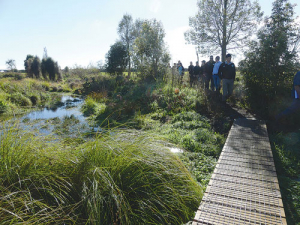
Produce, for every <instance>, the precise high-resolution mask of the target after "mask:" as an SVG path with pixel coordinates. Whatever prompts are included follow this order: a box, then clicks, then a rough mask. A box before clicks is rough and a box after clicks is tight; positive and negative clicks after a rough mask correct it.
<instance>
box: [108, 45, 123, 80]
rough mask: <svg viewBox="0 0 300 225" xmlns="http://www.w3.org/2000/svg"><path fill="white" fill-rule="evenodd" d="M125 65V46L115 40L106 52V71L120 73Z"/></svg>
mask: <svg viewBox="0 0 300 225" xmlns="http://www.w3.org/2000/svg"><path fill="white" fill-rule="evenodd" d="M126 65H127V50H126V46H125V45H124V44H123V43H122V42H120V41H117V42H116V43H115V44H113V45H112V46H110V49H109V51H108V53H107V54H106V71H107V72H108V73H110V74H115V73H117V74H122V73H123V72H124V70H125V68H126Z"/></svg>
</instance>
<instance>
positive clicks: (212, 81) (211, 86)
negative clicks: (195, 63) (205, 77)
mask: <svg viewBox="0 0 300 225" xmlns="http://www.w3.org/2000/svg"><path fill="white" fill-rule="evenodd" d="M210 89H211V90H212V91H214V90H215V83H214V79H213V75H210Z"/></svg>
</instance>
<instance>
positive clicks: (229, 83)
mask: <svg viewBox="0 0 300 225" xmlns="http://www.w3.org/2000/svg"><path fill="white" fill-rule="evenodd" d="M233 82H234V80H233V79H230V80H228V96H227V97H230V96H231V95H232V92H233Z"/></svg>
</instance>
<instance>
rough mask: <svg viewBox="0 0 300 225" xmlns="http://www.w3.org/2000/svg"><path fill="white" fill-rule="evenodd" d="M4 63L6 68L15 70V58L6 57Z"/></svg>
mask: <svg viewBox="0 0 300 225" xmlns="http://www.w3.org/2000/svg"><path fill="white" fill-rule="evenodd" d="M5 64H6V65H7V67H8V69H9V70H11V71H13V70H15V69H16V68H17V67H16V60H14V59H8V60H7V61H6V62H5Z"/></svg>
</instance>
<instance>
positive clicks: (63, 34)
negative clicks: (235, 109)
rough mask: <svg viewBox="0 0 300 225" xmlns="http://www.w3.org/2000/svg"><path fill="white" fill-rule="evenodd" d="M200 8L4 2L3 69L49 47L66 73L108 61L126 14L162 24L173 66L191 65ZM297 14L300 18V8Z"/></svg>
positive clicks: (167, 0)
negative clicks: (188, 36)
mask: <svg viewBox="0 0 300 225" xmlns="http://www.w3.org/2000/svg"><path fill="white" fill-rule="evenodd" d="M297 1H298V0H290V2H291V3H296V2H297ZM196 3H197V0H184V1H178V0H176V1H174V0H51V1H49V0H48V1H47V0H28V1H24V0H0V32H1V41H0V69H6V68H7V66H6V65H5V62H6V61H7V60H8V59H14V60H16V65H17V68H18V69H24V66H23V63H24V60H25V58H26V55H27V54H31V55H37V56H39V57H40V58H42V56H43V51H44V47H46V48H47V52H48V56H50V57H52V58H53V59H54V60H55V61H57V62H58V64H59V65H60V66H61V67H62V68H64V67H65V66H69V67H74V66H75V64H77V65H80V66H83V67H86V66H88V65H89V64H94V65H96V63H97V61H99V60H102V61H103V62H105V54H106V53H107V52H108V50H109V47H110V46H111V45H112V44H114V42H115V41H116V40H117V39H118V34H117V27H118V23H119V22H120V20H121V19H122V16H123V15H124V14H125V13H127V14H130V15H131V16H132V17H133V19H134V20H135V19H137V18H141V19H152V18H156V19H157V20H159V21H161V22H162V24H163V27H164V29H165V32H166V38H165V41H166V43H167V45H168V46H169V52H170V53H171V56H172V62H177V60H181V61H182V62H183V64H184V65H185V66H187V65H188V64H189V61H194V62H195V61H196V54H195V50H194V47H193V46H191V45H186V44H185V40H184V36H183V33H184V31H186V30H187V29H188V28H189V26H188V23H189V17H191V16H194V15H195V14H196V12H197V6H196ZM259 3H260V5H261V7H262V10H263V11H264V12H265V15H270V13H271V8H272V3H271V1H266V0H260V1H259ZM299 4H300V3H299ZM295 11H296V14H297V15H300V5H298V6H297V7H296V8H295ZM172 62H171V63H172Z"/></svg>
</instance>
